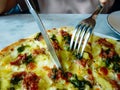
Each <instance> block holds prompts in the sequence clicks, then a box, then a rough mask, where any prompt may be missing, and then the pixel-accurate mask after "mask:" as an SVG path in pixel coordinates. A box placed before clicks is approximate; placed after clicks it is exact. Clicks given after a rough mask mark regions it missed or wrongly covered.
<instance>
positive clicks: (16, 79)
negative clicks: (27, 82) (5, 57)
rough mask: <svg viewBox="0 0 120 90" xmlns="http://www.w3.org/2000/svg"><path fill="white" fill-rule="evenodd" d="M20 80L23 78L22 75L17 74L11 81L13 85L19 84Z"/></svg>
mask: <svg viewBox="0 0 120 90" xmlns="http://www.w3.org/2000/svg"><path fill="white" fill-rule="evenodd" d="M20 80H22V78H21V77H18V76H15V77H13V78H11V80H10V83H11V84H13V85H17V84H18V83H19V81H20Z"/></svg>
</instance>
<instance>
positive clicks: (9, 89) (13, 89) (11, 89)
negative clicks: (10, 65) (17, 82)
mask: <svg viewBox="0 0 120 90" xmlns="http://www.w3.org/2000/svg"><path fill="white" fill-rule="evenodd" d="M7 90H15V88H14V87H10V88H8V89H7Z"/></svg>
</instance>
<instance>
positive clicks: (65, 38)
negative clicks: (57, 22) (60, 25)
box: [63, 34, 71, 44]
mask: <svg viewBox="0 0 120 90" xmlns="http://www.w3.org/2000/svg"><path fill="white" fill-rule="evenodd" d="M63 38H64V41H65V43H66V44H70V40H71V36H70V35H69V34H68V35H66V36H64V37H63Z"/></svg>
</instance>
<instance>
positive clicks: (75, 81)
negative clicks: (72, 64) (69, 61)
mask: <svg viewBox="0 0 120 90" xmlns="http://www.w3.org/2000/svg"><path fill="white" fill-rule="evenodd" d="M69 81H70V82H71V83H72V84H73V85H74V86H75V87H76V88H78V89H79V90H84V89H85V85H86V84H87V85H89V86H90V88H92V85H91V83H90V82H89V81H86V80H79V79H78V77H77V75H76V74H74V75H73V76H72V77H71V78H70V79H69Z"/></svg>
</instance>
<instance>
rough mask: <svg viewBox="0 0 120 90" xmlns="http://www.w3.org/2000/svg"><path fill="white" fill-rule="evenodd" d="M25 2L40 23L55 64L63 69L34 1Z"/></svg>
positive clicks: (39, 25)
mask: <svg viewBox="0 0 120 90" xmlns="http://www.w3.org/2000/svg"><path fill="white" fill-rule="evenodd" d="M25 2H26V4H27V7H28V9H29V11H30V13H31V14H32V16H33V17H34V19H35V21H36V23H37V25H38V27H39V29H40V31H41V33H42V35H43V38H44V40H45V42H46V44H47V48H48V50H49V51H50V54H51V56H52V57H53V59H52V60H53V62H54V64H55V65H56V67H57V68H58V69H62V66H61V64H60V62H59V59H58V57H57V55H56V52H55V50H54V48H53V46H52V44H51V41H50V39H49V36H48V34H47V31H46V29H45V26H44V24H43V22H42V20H41V18H40V16H39V15H38V13H37V12H36V10H35V9H34V8H33V6H34V3H32V1H31V2H30V1H29V0H25Z"/></svg>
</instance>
